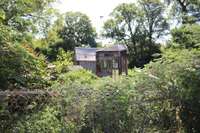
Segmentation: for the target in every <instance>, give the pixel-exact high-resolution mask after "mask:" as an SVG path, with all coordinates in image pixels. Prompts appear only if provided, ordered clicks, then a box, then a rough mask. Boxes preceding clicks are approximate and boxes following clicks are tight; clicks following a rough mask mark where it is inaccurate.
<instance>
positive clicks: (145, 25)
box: [103, 0, 168, 67]
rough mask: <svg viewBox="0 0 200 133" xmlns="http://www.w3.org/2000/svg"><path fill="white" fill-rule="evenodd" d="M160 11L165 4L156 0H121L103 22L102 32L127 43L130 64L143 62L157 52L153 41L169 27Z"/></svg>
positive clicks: (157, 49)
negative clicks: (124, 0) (131, 0)
mask: <svg viewBox="0 0 200 133" xmlns="http://www.w3.org/2000/svg"><path fill="white" fill-rule="evenodd" d="M163 12H164V7H163V6H162V4H161V2H160V1H156V0H151V1H150V0H141V1H140V2H139V6H136V5H135V4H134V3H131V4H121V5H119V6H117V7H116V8H115V9H114V11H113V12H112V13H111V19H109V20H108V21H107V22H105V24H104V33H103V35H104V36H106V37H110V38H113V39H115V40H117V41H119V42H124V43H126V44H127V45H128V48H129V52H130V53H129V61H130V64H129V65H130V66H131V67H133V66H143V65H144V64H146V63H148V62H149V61H150V60H151V59H152V54H154V53H156V52H159V48H158V46H156V45H155V41H156V39H158V38H159V37H160V36H161V35H163V33H165V31H166V29H167V28H168V25H167V23H166V20H165V18H164V15H163Z"/></svg>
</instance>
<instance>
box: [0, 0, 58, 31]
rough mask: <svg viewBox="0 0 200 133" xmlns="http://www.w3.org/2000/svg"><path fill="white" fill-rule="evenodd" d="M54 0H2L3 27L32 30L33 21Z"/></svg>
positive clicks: (0, 11) (0, 8)
mask: <svg viewBox="0 0 200 133" xmlns="http://www.w3.org/2000/svg"><path fill="white" fill-rule="evenodd" d="M53 1H54V0H42V1H41V0H1V2H0V14H1V18H3V19H2V23H3V25H7V26H9V27H12V28H13V29H15V30H18V31H21V32H22V31H23V32H24V31H26V30H30V28H31V26H33V23H34V22H33V20H37V19H38V18H40V16H39V15H38V13H40V12H42V11H43V10H44V9H45V8H46V7H47V6H48V4H49V3H50V2H53Z"/></svg>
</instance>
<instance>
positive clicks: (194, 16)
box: [165, 0, 200, 24]
mask: <svg viewBox="0 0 200 133" xmlns="http://www.w3.org/2000/svg"><path fill="white" fill-rule="evenodd" d="M165 2H166V3H167V4H171V5H172V8H171V10H172V16H173V17H175V18H177V20H178V21H179V22H181V23H183V24H185V23H195V22H198V21H200V1H199V0H165ZM179 18H181V19H179Z"/></svg>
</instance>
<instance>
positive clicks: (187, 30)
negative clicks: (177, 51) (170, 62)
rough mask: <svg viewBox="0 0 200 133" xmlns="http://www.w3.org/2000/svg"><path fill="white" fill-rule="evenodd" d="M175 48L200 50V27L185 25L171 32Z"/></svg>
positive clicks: (197, 25)
mask: <svg viewBox="0 0 200 133" xmlns="http://www.w3.org/2000/svg"><path fill="white" fill-rule="evenodd" d="M171 34H172V42H173V45H172V46H174V47H179V48H186V49H188V48H190V49H191V48H199V46H200V38H199V36H200V25H199V24H192V25H189V24H185V25H182V26H181V27H180V28H175V29H173V30H172V32H171Z"/></svg>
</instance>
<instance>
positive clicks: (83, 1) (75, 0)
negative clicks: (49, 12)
mask: <svg viewBox="0 0 200 133" xmlns="http://www.w3.org/2000/svg"><path fill="white" fill-rule="evenodd" d="M133 1H134V0H59V1H58V2H57V3H55V4H54V8H56V9H58V10H59V11H60V12H61V13H65V12H67V11H79V12H82V13H85V14H86V15H87V16H89V18H90V20H91V22H92V24H93V26H94V27H95V28H96V31H97V33H100V32H101V29H102V26H103V23H104V22H105V21H106V20H107V19H108V17H109V14H110V13H111V12H112V10H113V9H114V8H115V7H116V6H117V5H119V4H121V3H131V2H133Z"/></svg>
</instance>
